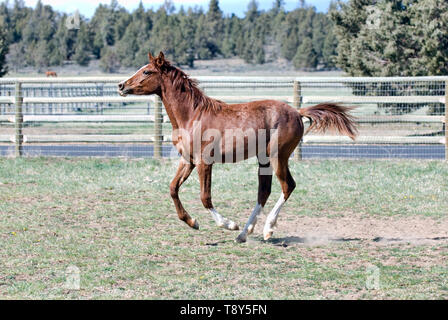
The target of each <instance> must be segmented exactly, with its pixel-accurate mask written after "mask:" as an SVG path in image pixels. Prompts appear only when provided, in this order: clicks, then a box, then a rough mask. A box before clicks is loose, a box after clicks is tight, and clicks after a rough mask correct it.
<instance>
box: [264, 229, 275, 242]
mask: <svg viewBox="0 0 448 320" xmlns="http://www.w3.org/2000/svg"><path fill="white" fill-rule="evenodd" d="M273 233H274V231H272V230H270V231H267V232H263V238H264V240H265V241H267V240H269V239H270V238H271V237H272V234H273Z"/></svg>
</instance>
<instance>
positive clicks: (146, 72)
mask: <svg viewBox="0 0 448 320" xmlns="http://www.w3.org/2000/svg"><path fill="white" fill-rule="evenodd" d="M151 73H152V72H151V71H148V70H145V71H143V74H144V75H145V76H149V75H150V74H151Z"/></svg>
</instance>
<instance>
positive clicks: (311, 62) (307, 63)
mask: <svg viewBox="0 0 448 320" xmlns="http://www.w3.org/2000/svg"><path fill="white" fill-rule="evenodd" d="M292 62H293V64H294V67H295V68H297V69H314V68H316V66H317V53H316V51H314V47H313V41H312V40H311V38H309V37H306V38H304V39H303V41H302V43H301V44H300V46H299V47H298V48H297V53H296V54H295V56H294V59H293V61H292Z"/></svg>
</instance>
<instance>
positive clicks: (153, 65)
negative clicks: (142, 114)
mask: <svg viewBox="0 0 448 320" xmlns="http://www.w3.org/2000/svg"><path fill="white" fill-rule="evenodd" d="M148 58H149V64H147V65H145V66H143V67H141V68H140V69H139V70H138V71H137V72H136V73H135V74H134V75H133V76H132V77H130V78H129V79H127V80H125V81H123V82H120V83H119V84H118V93H119V94H120V95H121V96H123V97H124V96H126V95H128V94H135V95H150V94H154V93H158V92H159V91H160V87H161V83H162V71H163V68H164V66H165V65H167V63H168V62H167V61H166V60H165V56H164V54H163V52H160V54H159V56H158V57H157V58H155V57H153V56H152V54H151V52H150V53H149V54H148Z"/></svg>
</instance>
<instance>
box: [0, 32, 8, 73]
mask: <svg viewBox="0 0 448 320" xmlns="http://www.w3.org/2000/svg"><path fill="white" fill-rule="evenodd" d="M7 53H8V43H7V40H6V35H5V33H4V31H3V29H0V77H2V76H4V75H5V74H6V73H7V72H8V66H7V65H6V55H7Z"/></svg>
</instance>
